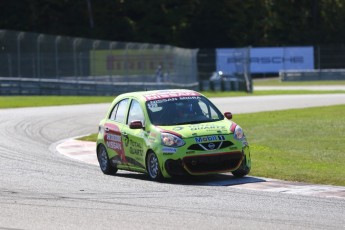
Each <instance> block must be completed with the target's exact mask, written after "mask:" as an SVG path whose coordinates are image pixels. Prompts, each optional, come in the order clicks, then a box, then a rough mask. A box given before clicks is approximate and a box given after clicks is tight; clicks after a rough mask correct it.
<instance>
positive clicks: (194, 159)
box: [183, 152, 243, 173]
mask: <svg viewBox="0 0 345 230" xmlns="http://www.w3.org/2000/svg"><path fill="white" fill-rule="evenodd" d="M242 159H243V153H242V152H233V153H222V154H208V155H201V156H189V157H185V158H183V164H184V166H185V167H186V168H187V170H188V171H190V172H191V173H207V172H221V171H231V170H234V169H235V168H237V167H238V166H239V165H240V163H241V162H242Z"/></svg>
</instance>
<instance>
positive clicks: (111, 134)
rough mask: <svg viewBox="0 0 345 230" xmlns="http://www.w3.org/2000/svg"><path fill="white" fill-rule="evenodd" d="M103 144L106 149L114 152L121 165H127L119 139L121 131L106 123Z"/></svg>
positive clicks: (120, 139) (115, 126)
mask: <svg viewBox="0 0 345 230" xmlns="http://www.w3.org/2000/svg"><path fill="white" fill-rule="evenodd" d="M104 127H105V132H104V142H105V144H106V145H107V147H108V148H110V149H112V150H114V151H115V152H116V153H117V155H118V156H119V157H120V161H121V162H122V163H127V160H126V156H125V151H124V147H123V141H122V137H121V131H120V129H119V127H118V126H117V125H115V124H111V123H106V124H105V125H104Z"/></svg>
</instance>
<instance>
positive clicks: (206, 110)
mask: <svg viewBox="0 0 345 230" xmlns="http://www.w3.org/2000/svg"><path fill="white" fill-rule="evenodd" d="M199 106H200V109H201V110H202V113H203V114H204V115H205V116H206V117H208V118H212V119H219V116H218V113H217V112H216V111H215V110H214V109H213V108H212V107H211V106H209V105H207V104H206V103H205V102H203V101H199Z"/></svg>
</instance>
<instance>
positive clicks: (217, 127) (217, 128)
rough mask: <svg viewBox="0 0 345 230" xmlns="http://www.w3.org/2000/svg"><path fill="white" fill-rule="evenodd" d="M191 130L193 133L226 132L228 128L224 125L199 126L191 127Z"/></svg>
mask: <svg viewBox="0 0 345 230" xmlns="http://www.w3.org/2000/svg"><path fill="white" fill-rule="evenodd" d="M189 128H190V130H191V131H197V130H206V131H215V130H217V131H218V130H223V131H226V127H225V126H224V125H209V124H207V125H206V124H205V125H204V124H199V125H190V126H189Z"/></svg>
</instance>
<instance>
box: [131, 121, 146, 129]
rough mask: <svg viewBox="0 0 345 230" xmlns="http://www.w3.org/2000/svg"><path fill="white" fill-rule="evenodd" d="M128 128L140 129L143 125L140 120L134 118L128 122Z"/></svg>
mask: <svg viewBox="0 0 345 230" xmlns="http://www.w3.org/2000/svg"><path fill="white" fill-rule="evenodd" d="M129 128H130V129H142V128H144V125H143V123H142V122H141V121H139V120H134V121H131V122H130V123H129Z"/></svg>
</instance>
